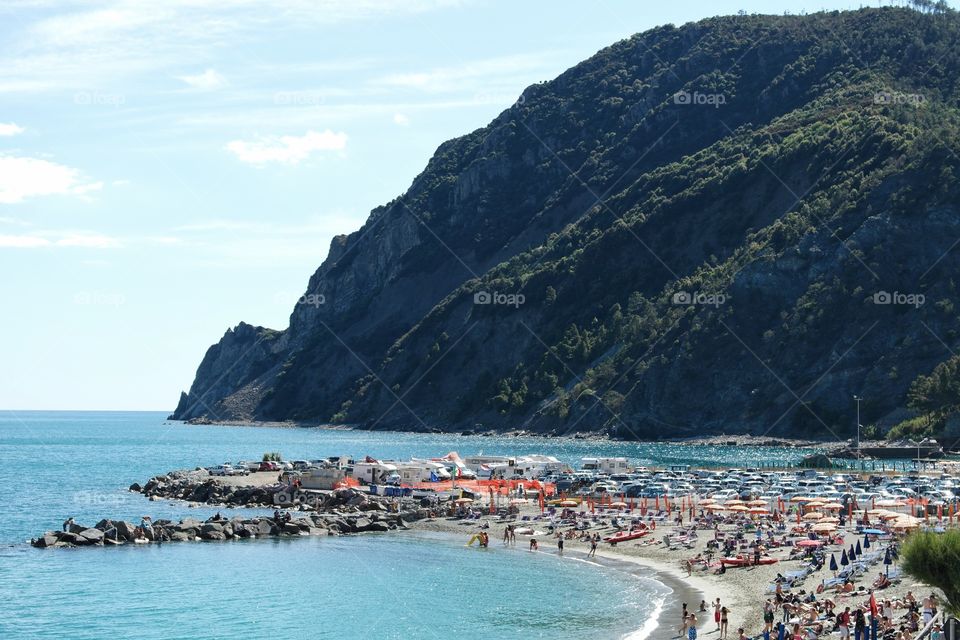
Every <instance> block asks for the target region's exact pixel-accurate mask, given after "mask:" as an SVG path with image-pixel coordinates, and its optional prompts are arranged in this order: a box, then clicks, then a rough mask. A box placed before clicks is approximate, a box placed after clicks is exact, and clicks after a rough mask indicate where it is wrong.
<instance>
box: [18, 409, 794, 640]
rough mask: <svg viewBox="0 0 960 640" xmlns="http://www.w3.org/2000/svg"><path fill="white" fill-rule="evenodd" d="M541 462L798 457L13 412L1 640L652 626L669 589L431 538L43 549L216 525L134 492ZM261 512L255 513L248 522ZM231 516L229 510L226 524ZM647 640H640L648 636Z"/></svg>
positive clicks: (736, 461) (478, 633)
mask: <svg viewBox="0 0 960 640" xmlns="http://www.w3.org/2000/svg"><path fill="white" fill-rule="evenodd" d="M265 451H280V452H282V453H283V456H284V458H285V459H288V460H290V459H298V458H305V459H311V458H319V457H326V456H329V455H338V454H346V455H353V456H364V455H368V454H369V455H373V456H376V457H389V458H407V457H410V456H417V457H427V456H437V455H443V454H445V453H447V452H448V451H458V452H459V453H460V454H461V455H465V454H470V453H479V452H483V453H487V454H505V453H512V454H522V453H544V454H548V455H554V456H557V457H558V458H560V459H561V460H564V461H567V462H569V463H571V464H574V465H576V466H579V459H580V458H581V457H583V456H588V455H601V456H614V455H617V456H627V457H629V458H630V459H631V460H633V461H634V462H635V463H637V464H668V463H691V464H711V465H712V464H730V465H737V466H745V465H750V464H755V463H758V462H761V461H763V462H771V461H788V460H797V459H799V458H800V457H802V456H803V455H804V454H805V453H807V451H803V450H797V449H783V450H778V449H764V450H750V449H747V450H744V449H734V448H728V447H681V446H677V445H670V444H630V443H596V442H588V441H573V440H552V439H540V438H491V437H479V436H469V437H464V436H447V435H419V434H405V433H369V432H358V431H338V430H325V429H281V428H263V427H257V428H251V427H222V426H187V425H183V424H180V423H172V422H167V421H166V420H165V414H162V413H127V412H102V413H101V412H0V585H2V586H0V596H2V597H0V638H4V639H7V638H77V639H81V638H106V637H116V638H138V639H141V640H147V639H152V638H158V639H159V638H239V637H257V638H259V637H268V636H273V637H278V638H301V637H303V638H306V637H316V638H327V637H329V638H338V639H345V638H346V639H351V638H365V639H366V638H371V639H372V638H378V639H379V638H431V637H437V638H444V639H447V638H450V637H456V638H458V639H468V638H484V639H498V640H506V639H512V638H551V639H554V640H563V639H566V638H582V637H585V636H587V635H589V636H590V637H592V638H619V637H623V636H625V635H626V634H628V633H630V632H637V630H643V629H645V628H649V625H650V620H651V617H652V616H654V615H655V613H656V611H657V610H658V608H659V607H660V606H661V605H662V604H663V603H664V602H666V601H668V600H669V596H670V593H671V592H670V589H669V588H668V587H666V586H665V585H663V584H661V583H660V582H658V581H656V580H654V579H652V578H643V577H637V576H635V575H630V574H627V573H624V572H620V571H616V570H613V569H607V568H602V567H597V566H594V565H591V564H586V563H583V562H578V561H575V560H570V559H567V560H562V559H559V558H557V557H555V556H553V555H548V554H530V553H527V552H524V551H516V550H506V549H502V548H499V545H497V544H494V545H493V546H492V548H491V549H489V550H486V551H480V550H477V549H465V548H464V547H463V546H462V544H461V543H460V542H459V541H456V540H451V539H450V538H449V537H445V536H440V535H431V534H425V533H409V534H407V533H404V534H393V535H377V536H372V535H371V536H357V537H343V538H303V539H296V540H250V541H242V542H241V541H238V542H228V543H197V544H184V543H181V544H167V545H163V546H162V547H159V548H157V547H154V546H152V545H149V546H148V545H144V546H143V547H141V546H136V547H134V546H128V547H121V548H104V549H99V548H95V549H58V550H40V549H33V548H31V547H30V546H29V545H28V540H29V538H30V537H31V536H35V535H37V534H39V533H41V532H43V531H45V530H50V529H55V528H57V527H59V525H60V524H61V523H62V522H63V520H64V519H65V518H66V517H67V516H71V515H72V516H74V517H75V518H76V520H77V521H78V522H80V523H82V524H88V525H91V526H92V525H93V524H95V523H96V522H97V521H98V520H99V519H101V518H103V517H112V518H115V519H125V520H132V521H139V518H140V517H141V516H142V515H147V514H149V515H152V516H153V517H155V518H157V517H169V518H173V519H179V518H182V517H184V516H193V517H198V518H201V517H207V516H209V515H212V514H213V513H214V512H215V509H188V508H187V507H186V506H185V505H182V504H177V503H170V502H149V501H147V500H146V499H144V498H143V497H142V496H140V495H138V494H132V493H130V492H128V491H127V487H128V486H129V485H130V484H131V483H133V482H140V483H143V482H144V481H146V480H147V479H149V478H150V477H151V476H153V475H156V474H158V473H162V472H166V471H169V470H171V469H177V468H187V467H194V466H197V465H212V464H218V463H222V462H225V461H236V460H239V459H259V458H260V457H261V456H262V454H263V452H265ZM242 512H243V513H248V514H249V513H251V512H250V511H242ZM228 513H229V512H228ZM637 635H643V632H642V631H641V632H639V633H637Z"/></svg>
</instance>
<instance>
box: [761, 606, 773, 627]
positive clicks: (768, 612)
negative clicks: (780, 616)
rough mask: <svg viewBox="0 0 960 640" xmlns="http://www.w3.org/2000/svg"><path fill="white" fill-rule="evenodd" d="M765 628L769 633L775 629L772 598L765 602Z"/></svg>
mask: <svg viewBox="0 0 960 640" xmlns="http://www.w3.org/2000/svg"><path fill="white" fill-rule="evenodd" d="M763 630H764V632H765V633H766V634H767V635H769V634H770V633H771V632H772V631H773V601H772V600H770V598H767V601H766V602H765V603H764V604H763Z"/></svg>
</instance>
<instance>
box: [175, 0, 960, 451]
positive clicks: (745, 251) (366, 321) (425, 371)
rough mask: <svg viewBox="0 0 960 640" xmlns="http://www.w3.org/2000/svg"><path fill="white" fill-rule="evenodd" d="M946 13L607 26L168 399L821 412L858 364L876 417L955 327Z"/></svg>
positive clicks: (423, 420) (430, 414)
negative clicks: (264, 323) (510, 301)
mask: <svg viewBox="0 0 960 640" xmlns="http://www.w3.org/2000/svg"><path fill="white" fill-rule="evenodd" d="M957 27H958V19H957V17H956V15H955V14H954V13H952V12H949V13H940V14H937V15H929V14H922V13H919V12H916V11H913V10H909V9H895V8H884V9H861V10H859V11H851V12H829V13H819V14H811V15H809V16H786V17H781V16H732V17H727V18H711V19H707V20H704V21H700V22H697V23H691V24H688V25H683V26H682V27H673V26H665V27H658V28H656V29H653V30H650V31H647V32H644V33H641V34H637V35H635V36H633V37H631V38H629V39H626V40H623V41H621V42H618V43H615V44H614V45H612V46H611V47H608V48H606V49H604V50H601V51H600V52H598V53H597V54H596V55H595V56H593V57H591V58H590V59H588V60H586V61H584V62H582V63H580V64H578V65H576V66H574V67H573V68H571V69H569V70H568V71H566V72H564V73H563V74H561V75H560V76H558V77H557V78H556V79H555V80H553V81H550V82H547V83H541V84H537V85H533V86H531V87H528V88H527V89H526V90H525V91H524V92H523V93H522V94H521V97H520V98H519V99H518V100H517V102H516V103H515V104H514V105H513V106H511V107H510V108H509V109H507V110H505V111H504V112H503V113H501V114H500V115H499V116H498V117H497V118H495V119H494V120H493V121H492V122H491V123H490V124H489V125H487V126H486V127H482V128H480V129H477V130H476V131H474V132H471V133H469V134H467V135H464V136H461V137H459V138H456V139H454V140H451V141H448V142H445V143H443V144H442V145H440V147H439V148H438V150H437V152H436V153H435V155H434V156H433V157H432V158H431V160H430V161H429V162H428V164H427V167H426V168H425V169H424V170H423V171H422V172H421V173H420V174H418V175H417V177H416V178H415V179H414V180H413V182H412V184H411V187H410V188H409V189H408V190H407V191H406V192H405V193H404V194H403V195H402V196H400V197H399V198H397V199H395V200H393V201H391V202H390V203H387V204H386V205H384V206H382V207H378V208H376V209H374V211H373V212H372V213H371V216H370V218H369V219H368V220H367V222H366V223H365V224H364V225H363V227H361V229H360V230H358V231H357V232H354V233H353V234H348V235H347V236H338V237H337V238H334V240H333V241H332V243H331V248H330V252H329V254H328V257H327V258H326V260H324V262H323V264H322V265H321V266H320V267H319V268H318V270H317V271H316V272H315V273H314V274H313V276H311V278H310V281H309V284H308V287H307V291H306V293H305V295H304V297H302V298H301V301H300V303H299V304H297V305H296V306H295V309H294V311H293V313H292V314H291V318H290V327H289V328H288V329H286V330H284V331H281V332H278V331H273V330H269V329H265V328H262V327H251V326H250V325H246V324H244V323H241V324H240V325H238V327H237V328H236V329H231V330H229V331H228V332H227V333H226V334H225V335H224V337H223V338H222V339H221V341H220V342H219V343H217V344H216V345H214V346H212V347H211V348H210V349H209V350H208V352H207V354H206V355H205V357H204V359H203V361H202V362H201V365H200V367H199V368H198V373H197V377H196V379H195V381H194V384H193V385H192V386H191V389H190V391H189V393H188V394H185V395H183V396H181V400H180V403H179V404H178V407H177V410H176V411H175V412H174V414H173V417H175V418H178V419H214V420H222V419H254V420H285V419H293V420H313V421H318V422H334V423H350V424H356V425H361V426H364V427H366V428H403V429H415V430H431V429H441V430H472V429H475V428H478V425H479V428H482V429H494V430H511V429H514V428H521V427H522V428H525V429H528V430H531V431H534V432H542V433H554V434H563V433H571V432H574V431H591V432H597V433H604V434H607V435H610V436H613V437H627V438H655V437H662V436H665V435H669V436H686V435H692V434H697V433H710V432H712V431H714V430H722V431H725V432H728V433H736V432H742V433H772V434H774V435H779V436H784V435H802V436H807V435H813V434H819V435H828V434H832V435H835V436H836V437H840V436H841V434H842V433H843V432H844V430H845V429H846V430H847V431H849V427H850V425H851V424H852V422H851V420H850V419H849V418H848V417H847V415H845V414H846V411H847V410H848V409H849V405H850V402H851V401H850V398H851V396H852V395H853V394H854V393H862V389H863V388H864V387H865V386H866V387H869V388H871V389H876V390H877V391H876V392H875V394H872V397H868V398H867V401H866V402H865V404H864V411H865V415H866V417H867V419H868V420H870V421H871V422H877V423H878V424H880V425H881V426H882V428H887V427H889V426H892V425H893V424H894V423H896V422H899V421H900V420H902V419H904V417H910V416H911V415H913V414H911V411H912V409H908V408H906V405H907V392H908V390H909V389H910V388H911V384H912V383H913V381H914V380H916V379H918V378H919V377H920V376H924V375H927V374H930V373H931V371H933V370H934V368H935V367H936V366H937V365H938V364H940V363H941V362H943V361H945V360H946V359H947V358H948V357H950V355H951V353H950V350H951V349H952V348H953V347H951V346H950V345H951V344H953V345H957V342H958V339H957V336H958V334H957V329H958V327H957V318H956V316H955V314H953V310H952V306H950V309H949V310H947V303H948V302H949V301H950V299H951V297H952V296H953V294H954V293H955V288H954V285H953V282H952V280H951V279H950V278H949V271H950V267H951V266H952V265H955V262H954V258H953V257H952V255H951V254H950V251H949V250H950V248H951V246H950V245H951V243H952V242H953V238H954V237H955V236H956V235H957V234H956V233H955V232H952V233H951V231H952V228H953V225H955V223H956V220H957V213H958V212H957V210H956V207H955V205H954V203H955V202H956V195H957V194H958V192H960V190H958V188H957V184H956V180H955V177H954V176H955V175H956V174H955V170H956V167H955V165H956V164H957V159H956V156H955V155H953V146H955V145H954V143H955V141H956V140H957V138H958V136H957V132H958V131H960V128H958V127H957V122H958V120H960V119H958V118H957V115H958V114H957V111H956V107H957V80H958V74H957V71H956V70H957V69H958V68H960V66H958V64H957V63H960V54H958V48H957V43H958V38H957V35H958V28H957ZM851 47H853V48H851ZM918 212H920V213H918ZM941 255H942V256H944V257H940V258H938V256H941ZM918 256H922V257H918ZM891 265H893V266H895V267H896V268H889V267H890V266H891ZM888 289H889V290H890V291H889V292H888V293H890V294H891V295H892V294H893V293H899V292H907V293H906V294H905V295H914V296H916V295H922V296H924V298H925V301H926V297H929V298H930V300H929V305H927V304H921V305H920V306H917V307H915V308H914V309H913V312H914V313H913V315H910V306H909V305H904V304H899V303H897V304H873V301H874V298H873V296H875V295H879V294H882V293H884V292H887V290H888ZM487 294H489V296H487ZM494 294H499V295H501V296H510V295H513V296H518V295H522V296H523V302H522V303H520V304H514V305H512V306H511V305H507V304H498V303H497V301H496V300H490V302H489V303H482V302H483V301H484V300H486V299H487V297H489V298H493V295H494ZM698 294H699V296H700V297H698ZM476 296H479V299H478V298H477V297H476ZM678 296H679V297H678ZM711 296H712V297H711ZM516 301H517V298H514V302H516ZM864 301H867V302H864ZM685 302H689V303H690V304H685ZM704 302H707V304H704ZM828 311H829V313H828ZM878 327H879V328H880V331H878V332H877V334H874V331H875V330H876V329H877V328H878ZM881 334H882V335H881ZM812 336H813V337H812ZM878 336H880V337H878ZM890 336H894V337H895V338H896V339H894V340H891V339H889V338H890ZM882 338H887V339H882ZM904 342H906V344H904ZM957 346H958V347H960V345H957ZM731 374H733V375H731ZM691 389H695V390H697V391H698V392H702V393H691V392H690V390H691Z"/></svg>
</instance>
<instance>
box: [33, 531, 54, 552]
mask: <svg viewBox="0 0 960 640" xmlns="http://www.w3.org/2000/svg"><path fill="white" fill-rule="evenodd" d="M30 543H31V544H32V545H33V546H35V547H37V548H40V549H45V548H47V547H52V546H53V545H55V544H57V536H55V535H53V532H51V531H48V532H46V533H45V534H43V535H42V536H40V537H39V538H37V539H36V540H31V542H30Z"/></svg>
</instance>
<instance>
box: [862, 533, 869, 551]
mask: <svg viewBox="0 0 960 640" xmlns="http://www.w3.org/2000/svg"><path fill="white" fill-rule="evenodd" d="M863 548H864V549H869V548H870V536H869V535H867V534H863Z"/></svg>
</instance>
